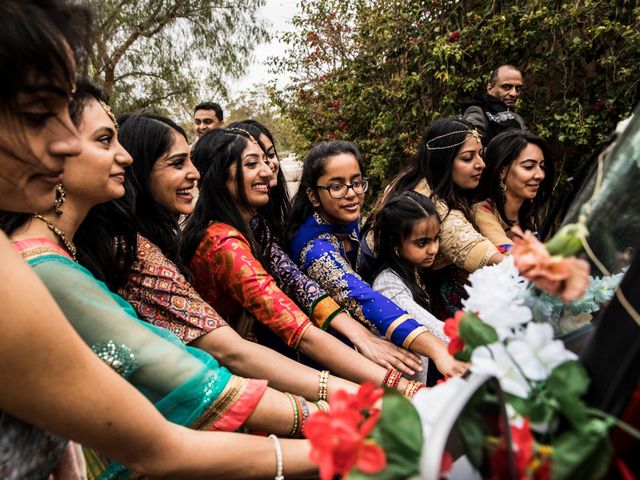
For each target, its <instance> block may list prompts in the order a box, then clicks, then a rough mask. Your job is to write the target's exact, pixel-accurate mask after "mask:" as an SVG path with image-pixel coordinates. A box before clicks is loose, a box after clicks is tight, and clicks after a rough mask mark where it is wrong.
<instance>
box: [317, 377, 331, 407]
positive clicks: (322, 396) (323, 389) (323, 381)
mask: <svg viewBox="0 0 640 480" xmlns="http://www.w3.org/2000/svg"><path fill="white" fill-rule="evenodd" d="M328 390H329V370H323V371H321V372H320V381H319V383H318V400H325V401H326V400H327V393H328Z"/></svg>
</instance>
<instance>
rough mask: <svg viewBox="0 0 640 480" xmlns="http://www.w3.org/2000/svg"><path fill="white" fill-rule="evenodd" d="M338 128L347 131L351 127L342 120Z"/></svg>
mask: <svg viewBox="0 0 640 480" xmlns="http://www.w3.org/2000/svg"><path fill="white" fill-rule="evenodd" d="M338 128H339V129H340V130H342V131H343V132H344V131H345V130H346V129H347V128H349V127H347V124H346V123H343V122H340V123H339V124H338Z"/></svg>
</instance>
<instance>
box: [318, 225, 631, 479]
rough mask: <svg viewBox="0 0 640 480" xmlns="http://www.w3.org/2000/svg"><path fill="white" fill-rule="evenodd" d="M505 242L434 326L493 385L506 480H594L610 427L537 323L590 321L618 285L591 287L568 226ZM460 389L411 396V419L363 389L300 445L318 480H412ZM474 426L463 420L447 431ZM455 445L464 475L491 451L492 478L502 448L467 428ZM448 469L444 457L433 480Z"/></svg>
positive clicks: (391, 400)
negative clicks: (460, 449)
mask: <svg viewBox="0 0 640 480" xmlns="http://www.w3.org/2000/svg"><path fill="white" fill-rule="evenodd" d="M516 234H517V235H518V236H519V238H516V239H515V240H514V246H513V248H512V250H511V256H510V257H509V258H507V259H506V260H504V261H503V262H501V263H499V264H497V265H493V266H489V267H485V268H482V269H480V270H477V271H476V272H474V273H472V274H471V275H470V276H469V281H468V283H469V284H468V285H467V286H466V287H465V288H466V291H467V294H468V298H467V299H466V300H464V301H463V306H464V309H463V310H461V311H458V312H457V313H456V315H455V316H454V317H453V318H450V319H448V320H447V321H446V322H445V333H446V334H447V335H448V336H449V338H450V339H451V342H450V344H449V351H450V352H451V353H452V354H453V355H454V356H455V357H456V358H457V359H459V360H462V361H466V362H469V370H470V371H471V372H472V374H485V375H491V376H494V377H496V378H497V379H498V380H499V382H500V386H501V388H502V390H503V392H504V393H505V396H506V412H507V416H508V419H509V423H508V424H509V430H510V432H509V433H510V437H511V439H512V445H511V449H512V451H511V453H512V454H513V458H514V459H515V466H516V470H517V476H518V478H520V479H547V478H552V479H554V480H558V479H569V478H581V479H591V478H593V479H596V478H602V477H603V476H604V475H605V474H606V472H607V469H608V466H609V463H610V456H611V447H610V445H609V441H608V432H609V429H610V428H611V426H612V425H614V424H619V422H618V421H617V420H616V419H615V418H612V417H610V416H608V415H607V414H605V413H604V412H600V411H597V410H595V409H591V408H589V407H588V406H587V405H586V404H585V403H584V401H583V400H582V397H583V395H584V394H585V393H586V391H587V388H588V385H589V378H588V376H587V373H586V371H585V370H584V368H583V367H582V366H581V364H580V363H579V362H578V361H577V356H576V355H575V354H574V353H572V352H570V351H569V350H567V349H566V348H565V346H564V344H563V342H562V341H561V340H556V339H555V336H554V328H553V326H552V325H551V324H550V323H549V322H548V321H539V320H540V315H541V312H542V313H544V308H547V309H549V308H553V309H556V310H558V311H559V310H560V309H561V308H566V309H568V310H569V311H573V312H578V311H579V312H593V311H595V310H597V309H598V308H599V306H600V305H601V304H602V303H603V302H605V301H607V300H609V299H610V298H611V296H612V295H613V292H614V290H615V288H616V286H617V284H618V282H619V281H620V278H621V276H622V275H618V276H611V277H608V278H603V279H599V280H596V279H594V278H593V277H590V276H589V264H588V263H587V262H585V261H584V260H580V259H577V258H575V257H573V256H570V255H573V254H574V253H576V251H577V249H578V248H579V245H580V241H581V236H585V235H586V233H585V231H584V230H582V229H581V228H580V225H578V226H576V225H571V226H568V227H565V228H564V229H562V230H561V231H560V232H559V234H558V235H556V237H554V239H552V241H551V242H550V243H549V244H547V246H545V245H544V244H542V243H541V242H540V241H538V240H537V239H536V238H535V237H534V236H533V235H532V234H531V233H529V232H527V233H523V232H521V231H517V230H516ZM583 238H584V237H583ZM556 298H559V299H560V300H556ZM558 302H561V304H560V303H558ZM532 307H534V308H533V309H532ZM545 320H546V319H545ZM466 381H467V380H466V379H464V378H451V379H447V381H445V382H443V383H441V384H439V385H437V386H436V387H434V388H431V389H423V390H421V391H420V392H418V394H417V395H416V397H415V399H414V401H413V407H414V408H411V407H410V406H409V402H408V401H407V400H406V399H403V398H402V397H400V396H399V395H398V394H397V392H396V393H393V392H386V393H385V395H384V399H383V403H382V415H380V411H379V410H377V409H376V408H375V407H374V404H375V403H376V401H378V400H379V399H380V396H381V394H382V393H381V391H380V390H376V389H374V388H373V386H366V387H365V386H363V387H362V388H361V390H360V393H358V395H356V396H353V397H349V395H348V394H346V393H343V394H342V395H340V396H338V395H336V400H334V401H332V404H331V406H332V411H331V413H324V414H316V416H315V417H314V418H312V419H310V420H309V427H308V432H307V434H306V435H307V437H308V438H309V439H310V440H311V442H312V445H313V453H312V459H313V460H314V461H316V463H318V464H319V465H320V467H321V475H322V476H321V478H322V479H323V480H328V479H330V478H332V476H333V475H334V474H346V473H347V472H350V473H349V475H348V478H349V479H358V478H380V479H383V478H411V477H412V476H414V477H415V478H418V477H417V476H418V475H419V465H420V450H421V445H422V441H424V442H428V441H429V434H430V432H431V429H432V428H433V426H434V425H435V424H436V422H437V421H438V419H439V417H440V416H441V414H442V412H444V411H445V410H444V409H446V408H447V407H448V405H449V403H450V400H451V399H452V398H454V397H455V395H456V393H457V392H459V391H460V388H461V387H462V384H463V383H464V382H466ZM372 392H376V393H375V394H374V393H372ZM362 399H367V400H366V401H363V400H362ZM334 404H335V407H334ZM416 412H417V413H416ZM416 415H419V420H417V419H416ZM475 421H476V420H474V418H473V416H465V417H464V418H462V417H461V418H460V419H459V420H458V422H457V423H456V425H458V426H459V425H460V424H462V425H464V424H465V422H466V423H473V422H475ZM376 422H377V423H376ZM347 425H348V427H347ZM631 433H632V434H635V435H638V433H637V432H631ZM367 435H369V437H368V438H367ZM464 437H465V442H464V443H465V447H466V449H465V453H466V455H467V457H468V458H469V460H470V461H471V463H474V462H480V461H481V456H480V455H478V454H477V452H479V451H482V450H491V451H492V453H491V455H490V463H491V465H490V467H491V475H492V477H493V478H504V475H506V472H507V470H506V469H507V467H508V466H507V462H506V458H507V455H506V454H507V451H506V448H507V445H505V442H504V440H500V439H496V438H495V437H491V436H490V435H489V434H488V433H487V432H484V431H483V430H482V427H481V426H478V425H475V426H473V428H468V426H467V427H466V428H465V431H464ZM345 449H346V450H345ZM474 452H475V453H474ZM385 457H386V458H385ZM452 461H453V458H452V457H451V456H450V455H448V454H446V452H445V457H444V458H443V463H442V466H441V468H442V472H443V477H444V478H446V475H447V474H446V471H447V470H448V469H449V468H450V467H451V465H452ZM476 466H478V465H476ZM354 467H356V468H355V469H354Z"/></svg>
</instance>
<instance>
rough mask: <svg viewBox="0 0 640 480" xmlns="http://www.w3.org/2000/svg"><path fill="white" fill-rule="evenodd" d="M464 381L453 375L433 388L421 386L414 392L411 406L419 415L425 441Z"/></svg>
mask: <svg viewBox="0 0 640 480" xmlns="http://www.w3.org/2000/svg"><path fill="white" fill-rule="evenodd" d="M465 383H466V380H463V379H462V378H460V377H453V378H450V379H449V380H447V381H446V382H443V383H439V384H438V385H436V386H434V387H433V388H422V389H420V390H419V391H418V393H416V395H415V397H414V398H413V406H414V407H415V409H416V410H417V411H418V415H420V421H421V423H422V434H423V437H424V439H425V441H426V440H428V438H429V435H430V433H431V430H432V428H433V426H434V425H435V424H436V423H437V422H438V420H439V419H440V417H441V415H442V414H443V412H444V411H445V410H446V409H447V408H449V404H450V402H451V399H453V398H454V397H455V396H456V395H457V394H458V392H459V391H460V389H461V388H462V387H463V385H464V384H465Z"/></svg>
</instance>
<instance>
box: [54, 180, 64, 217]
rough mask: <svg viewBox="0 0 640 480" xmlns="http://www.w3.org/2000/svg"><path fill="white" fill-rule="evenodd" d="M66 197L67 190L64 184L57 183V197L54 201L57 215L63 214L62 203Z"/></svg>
mask: <svg viewBox="0 0 640 480" xmlns="http://www.w3.org/2000/svg"><path fill="white" fill-rule="evenodd" d="M66 199H67V191H66V190H65V189H64V185H62V184H61V183H58V184H57V185H56V199H55V200H54V202H53V209H54V210H55V212H56V215H58V216H60V215H62V205H63V204H64V201H65V200H66Z"/></svg>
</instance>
